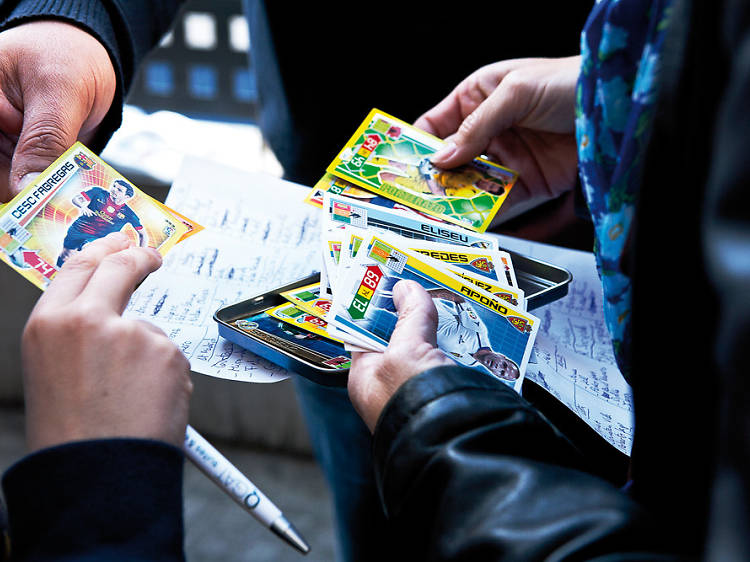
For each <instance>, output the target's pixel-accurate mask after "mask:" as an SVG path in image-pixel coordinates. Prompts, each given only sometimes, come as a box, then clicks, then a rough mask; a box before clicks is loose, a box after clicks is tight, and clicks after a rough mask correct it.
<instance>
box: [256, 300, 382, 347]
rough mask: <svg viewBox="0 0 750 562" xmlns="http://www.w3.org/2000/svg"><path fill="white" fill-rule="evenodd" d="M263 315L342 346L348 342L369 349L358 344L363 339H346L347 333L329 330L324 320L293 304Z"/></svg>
mask: <svg viewBox="0 0 750 562" xmlns="http://www.w3.org/2000/svg"><path fill="white" fill-rule="evenodd" d="M265 313H266V314H267V315H268V316H270V317H272V318H275V319H277V320H281V321H282V322H286V323H287V324H291V325H292V326H295V327H296V328H299V329H301V330H305V331H307V332H312V333H313V334H315V335H317V336H320V337H323V338H328V339H330V340H333V341H335V342H338V343H340V344H343V343H344V341H348V342H350V343H353V344H354V345H356V346H358V347H362V348H364V349H369V347H368V345H367V343H365V345H360V343H362V341H364V338H359V337H358V336H354V337H347V335H348V332H346V331H344V330H330V329H329V325H328V322H326V321H325V320H324V319H322V318H318V317H317V316H314V315H312V314H309V313H307V312H305V311H304V310H302V309H300V308H298V307H296V306H295V305H293V304H282V305H279V306H276V307H274V308H271V309H269V310H266V312H265Z"/></svg>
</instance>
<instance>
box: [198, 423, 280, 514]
mask: <svg viewBox="0 0 750 562" xmlns="http://www.w3.org/2000/svg"><path fill="white" fill-rule="evenodd" d="M184 450H185V454H186V455H187V457H188V458H189V459H190V460H191V461H192V463H193V464H194V465H195V466H196V467H197V468H198V469H200V471H201V472H203V473H204V474H205V475H206V476H208V477H209V478H210V479H211V480H213V481H214V482H215V483H216V484H217V485H218V486H219V487H220V488H221V489H222V490H224V492H226V494H227V495H228V496H229V497H231V498H232V499H233V500H234V501H235V502H237V503H238V504H239V505H240V506H241V507H242V508H243V509H244V510H245V511H247V512H249V513H250V514H251V515H252V516H253V517H255V518H256V519H258V520H259V521H260V522H261V523H263V524H264V525H266V526H267V527H270V526H271V525H272V524H273V522H274V521H275V520H276V519H278V518H279V517H281V515H282V513H281V511H280V510H279V508H277V507H276V506H275V505H274V504H273V503H272V502H271V500H269V499H268V498H267V497H266V496H265V495H264V494H263V492H261V491H260V490H259V489H258V488H257V487H256V486H255V484H253V483H252V482H250V480H248V478H247V477H246V476H245V475H244V474H242V473H241V472H240V471H239V470H238V469H237V467H235V466H234V465H233V464H232V463H231V462H229V461H228V460H227V458H226V457H225V456H224V455H222V454H221V453H220V452H219V451H217V450H216V448H215V447H214V446H213V445H211V443H209V442H208V441H206V440H205V439H204V438H203V437H202V436H201V435H200V434H199V433H198V432H197V431H195V430H194V429H193V428H192V427H190V426H187V430H186V431H185V447H184Z"/></svg>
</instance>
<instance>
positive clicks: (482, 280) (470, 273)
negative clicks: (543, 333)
mask: <svg viewBox="0 0 750 562" xmlns="http://www.w3.org/2000/svg"><path fill="white" fill-rule="evenodd" d="M344 232H345V233H346V234H345V236H344V245H346V239H347V238H348V239H349V240H350V242H349V252H348V253H347V252H344V253H343V254H342V260H341V263H340V264H339V275H340V276H344V275H346V271H347V270H348V269H349V268H350V266H351V263H352V262H353V258H354V257H356V255H357V249H358V248H359V247H360V245H361V243H362V239H363V238H364V237H368V238H369V236H367V234H368V233H367V231H363V230H362V229H358V228H355V227H352V226H347V227H346V228H345V229H344ZM371 235H372V234H371V233H370V236H371ZM381 236H382V237H383V238H387V239H388V240H389V242H391V245H394V246H396V247H399V246H403V247H404V248H407V249H409V250H412V251H415V252H418V253H420V254H422V255H425V256H427V257H428V261H429V260H430V259H434V260H437V261H439V262H442V263H441V264H440V265H438V264H433V266H434V267H435V268H436V269H442V268H444V269H446V270H447V271H450V272H451V273H454V274H456V275H458V276H459V277H461V278H462V279H465V280H467V281H470V282H471V283H473V284H474V285H477V286H478V287H481V288H482V289H484V290H485V291H488V292H490V293H492V294H493V295H495V296H496V297H500V298H501V299H503V300H505V301H508V302H509V303H511V304H513V305H515V306H518V307H520V308H522V309H523V310H526V299H525V296H524V292H523V291H522V290H521V289H519V288H518V287H514V286H513V285H511V284H510V283H509V282H508V278H507V276H506V267H507V266H506V263H512V262H511V259H510V254H508V253H507V252H503V251H501V250H481V249H474V248H465V247H462V246H456V245H453V244H442V243H440V242H428V241H426V240H413V239H408V238H401V237H399V236H397V235H396V234H394V233H392V232H384V233H382V234H381ZM495 263H498V264H500V267H499V268H498V267H495ZM498 269H499V270H500V272H499V274H498V272H497V270H498ZM514 279H515V278H514Z"/></svg>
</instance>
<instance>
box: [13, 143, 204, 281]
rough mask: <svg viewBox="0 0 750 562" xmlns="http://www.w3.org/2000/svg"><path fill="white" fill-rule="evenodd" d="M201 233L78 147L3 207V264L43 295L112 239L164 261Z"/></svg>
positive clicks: (193, 223)
mask: <svg viewBox="0 0 750 562" xmlns="http://www.w3.org/2000/svg"><path fill="white" fill-rule="evenodd" d="M202 229H203V227H202V226H200V225H199V224H197V223H195V222H194V221H192V220H190V219H188V218H187V217H185V216H183V215H181V214H180V213H178V212H177V211H175V210H173V209H170V208H169V207H167V206H165V205H163V204H162V203H160V202H159V201H157V200H155V199H153V198H151V197H150V196H148V195H147V194H145V193H143V192H142V191H141V190H139V189H138V188H137V187H135V186H134V185H133V184H132V183H130V182H129V181H128V180H127V179H126V178H125V177H123V176H122V175H120V174H119V173H118V172H117V171H116V170H115V169H113V168H111V167H110V166H108V165H107V164H106V163H105V162H104V161H103V160H102V159H101V158H99V157H98V156H97V155H96V154H94V153H93V152H91V151H90V150H89V149H88V148H86V147H85V146H84V145H83V144H81V143H80V142H78V143H75V144H74V145H73V146H72V147H70V148H69V149H68V150H67V151H66V152H65V153H64V154H63V155H62V156H60V158H58V159H57V160H56V161H55V162H53V163H52V164H51V165H50V166H49V168H47V169H46V170H45V171H44V172H42V173H41V174H40V175H39V176H38V177H37V178H36V179H35V181H34V183H32V184H30V185H29V186H28V187H26V188H25V189H24V190H23V191H21V193H19V194H18V195H17V196H16V197H14V198H13V200H12V201H10V202H9V203H7V204H5V205H0V260H2V261H4V262H5V263H7V264H8V265H9V266H11V267H12V268H13V269H14V270H16V271H17V272H18V273H20V274H21V275H23V276H24V277H25V278H26V279H28V280H29V281H31V282H32V283H33V284H34V285H36V286H37V287H39V288H40V289H42V290H44V289H46V288H47V286H48V285H49V283H50V282H51V281H52V279H53V278H54V277H55V275H56V274H57V272H58V270H59V269H60V268H61V267H62V265H63V263H65V261H66V260H68V259H69V258H70V257H71V256H73V255H74V254H75V253H77V252H79V251H80V250H82V249H83V247H84V246H85V245H86V244H88V243H90V242H93V241H94V240H96V239H98V238H102V237H104V236H106V235H107V234H110V233H112V232H120V231H122V232H124V233H125V234H127V235H128V236H129V237H130V238H131V239H132V241H133V243H136V244H138V245H140V246H149V247H151V248H155V249H157V250H158V251H159V253H161V254H162V255H164V254H166V253H167V251H168V250H169V249H170V248H172V247H173V246H174V245H175V244H177V243H179V242H182V241H183V240H185V239H186V238H188V237H189V236H192V235H193V234H195V233H197V232H199V231H201V230H202Z"/></svg>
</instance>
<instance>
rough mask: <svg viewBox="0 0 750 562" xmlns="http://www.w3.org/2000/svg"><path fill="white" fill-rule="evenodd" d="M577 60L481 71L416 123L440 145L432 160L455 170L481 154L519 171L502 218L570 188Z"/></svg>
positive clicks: (508, 64)
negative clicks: (443, 143) (437, 138)
mask: <svg viewBox="0 0 750 562" xmlns="http://www.w3.org/2000/svg"><path fill="white" fill-rule="evenodd" d="M579 69H580V57H578V56H576V57H568V58H563V59H514V60H508V61H501V62H497V63H494V64H491V65H487V66H484V67H482V68H480V69H479V70H477V71H476V72H474V73H472V74H471V75H469V76H468V77H467V78H466V79H465V80H463V81H462V82H461V83H460V84H459V85H458V86H457V87H456V88H455V89H454V90H453V91H452V92H451V93H450V94H449V95H448V97H446V98H445V99H444V100H443V101H441V102H440V103H439V104H437V105H436V106H435V107H433V108H432V109H430V110H429V111H427V112H426V113H425V114H424V115H422V116H421V117H420V118H419V119H417V121H416V122H415V123H414V124H415V125H416V126H417V127H419V128H421V129H424V130H426V131H427V132H429V133H432V134H434V135H436V136H438V137H440V138H443V139H445V140H446V143H447V144H446V146H445V148H444V149H443V150H441V151H440V152H438V153H437V154H435V155H434V156H433V157H432V163H433V164H435V165H436V166H440V167H441V168H453V167H455V166H460V165H461V164H465V163H467V162H469V161H471V160H472V159H473V158H475V157H477V156H479V155H482V154H485V155H487V156H489V157H490V158H491V159H493V160H495V161H497V162H499V163H501V164H502V165H504V166H507V167H509V168H512V169H514V170H516V171H517V172H518V173H519V178H518V181H517V182H516V185H515V186H514V187H513V189H512V190H511V192H510V195H508V199H507V201H506V202H505V203H504V204H503V209H502V211H501V213H502V214H501V215H500V216H501V217H502V218H503V219H505V220H507V219H509V218H512V217H514V216H517V215H519V214H521V213H522V212H524V211H526V210H528V209H530V208H532V207H535V206H537V205H539V204H541V203H543V202H544V201H547V200H549V199H554V198H555V197H557V196H559V195H561V194H562V193H564V192H565V191H567V190H569V189H572V187H573V186H574V185H575V179H576V174H577V162H578V159H577V154H576V140H575V86H576V82H577V80H578V73H579Z"/></svg>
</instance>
